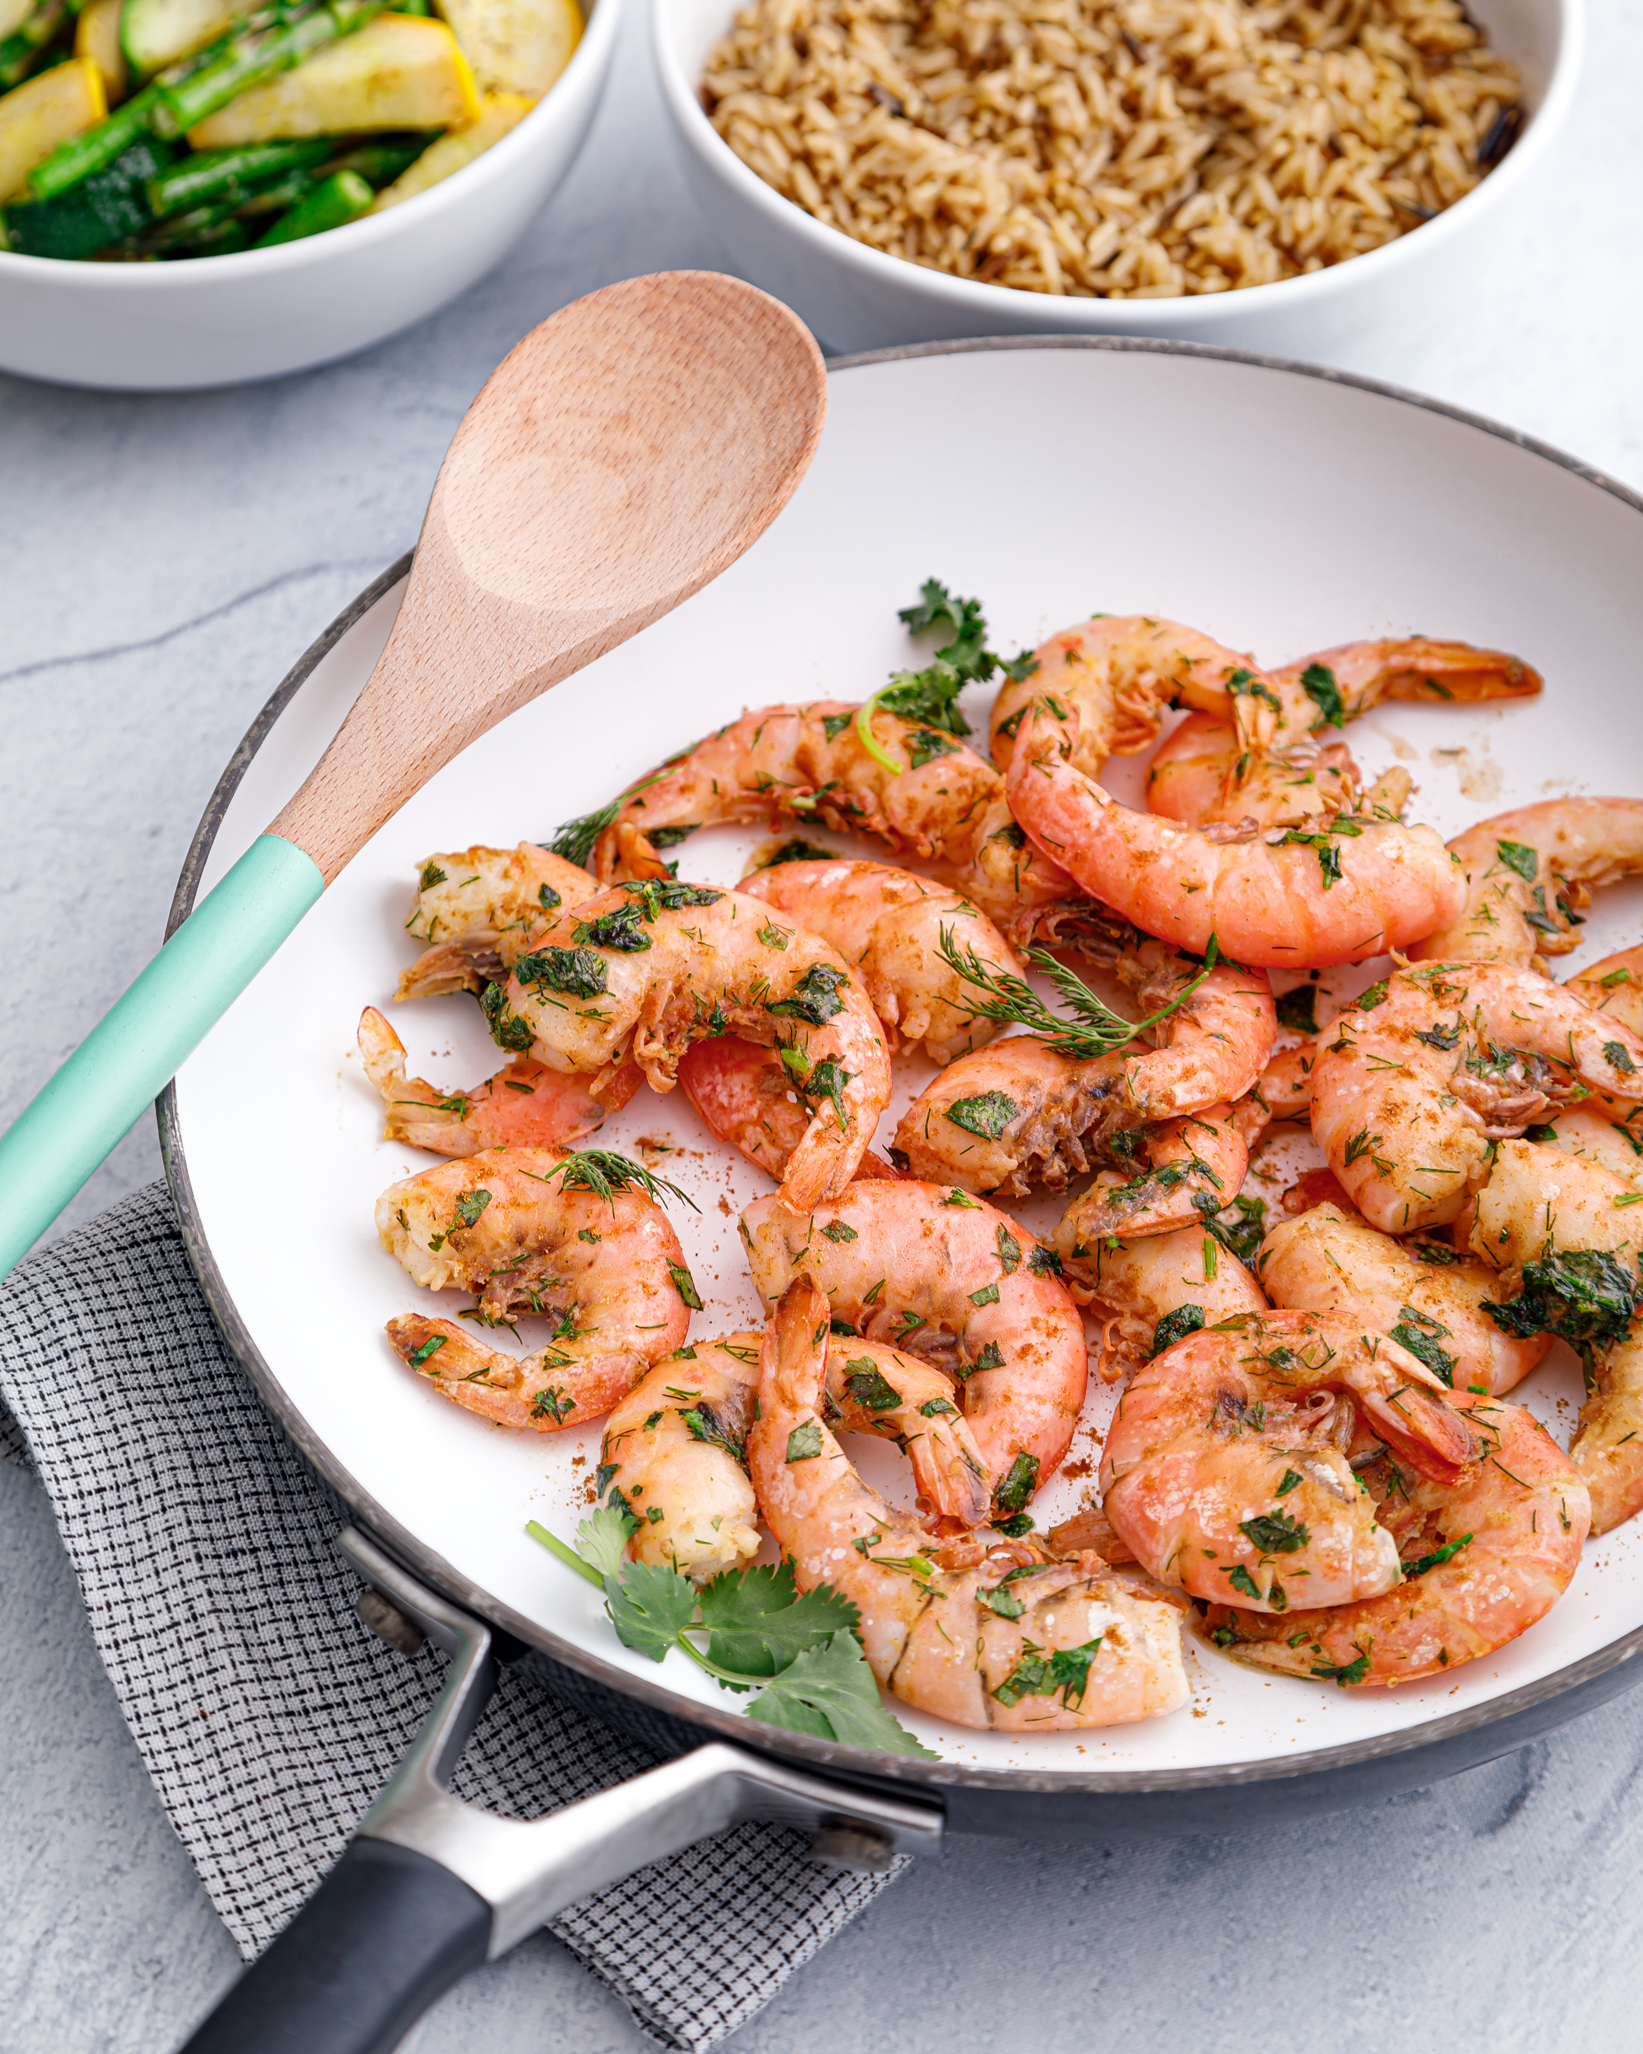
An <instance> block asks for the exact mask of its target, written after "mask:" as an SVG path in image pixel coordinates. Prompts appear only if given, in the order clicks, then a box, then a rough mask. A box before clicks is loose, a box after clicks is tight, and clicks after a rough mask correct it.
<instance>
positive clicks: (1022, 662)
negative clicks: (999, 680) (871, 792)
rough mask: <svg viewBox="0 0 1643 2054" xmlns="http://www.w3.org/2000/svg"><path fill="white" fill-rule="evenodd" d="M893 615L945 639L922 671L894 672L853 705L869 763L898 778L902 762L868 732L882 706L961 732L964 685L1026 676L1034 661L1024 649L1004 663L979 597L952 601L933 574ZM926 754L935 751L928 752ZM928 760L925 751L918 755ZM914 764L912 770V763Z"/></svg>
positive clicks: (966, 726)
mask: <svg viewBox="0 0 1643 2054" xmlns="http://www.w3.org/2000/svg"><path fill="white" fill-rule="evenodd" d="M898 618H899V619H900V620H901V621H902V623H903V625H904V626H905V627H906V629H907V632H908V634H910V635H936V634H940V635H946V636H948V637H949V638H950V639H949V640H948V641H947V642H946V643H944V644H943V646H942V647H941V648H940V649H938V650H937V651H936V653H935V658H934V661H933V662H931V663H929V664H927V665H926V666H925V668H924V669H923V670H898V671H895V672H893V673H892V675H891V678H890V682H889V683H888V684H887V685H881V686H880V688H879V689H878V691H876V692H875V693H874V694H873V696H872V697H871V698H870V699H869V700H867V701H866V703H865V704H864V705H862V706H859V707H858V708H857V709H856V733H857V734H858V735H859V736H860V737H861V742H862V746H863V748H865V749H866V751H867V753H868V754H869V755H870V756H871V757H872V758H873V760H874V762H876V763H881V764H883V766H884V768H885V769H886V770H888V771H889V772H890V773H891V774H892V776H895V777H899V776H900V775H901V772H902V768H903V766H902V765H901V764H899V763H898V762H897V761H896V760H895V758H894V757H893V756H891V755H890V754H889V752H888V751H887V750H885V749H884V748H883V747H882V746H881V745H880V743H879V741H878V739H877V737H876V736H875V735H874V733H873V715H874V714H875V713H877V712H878V711H879V709H880V708H881V707H882V708H883V710H884V711H885V712H886V713H894V714H897V715H899V716H900V718H901V719H903V720H913V721H918V722H919V723H920V724H921V725H922V726H924V727H926V728H935V729H937V730H938V731H940V732H942V733H945V734H949V735H967V734H968V733H969V732H970V723H969V722H968V721H967V720H966V719H965V718H964V715H963V714H962V713H961V712H960V711H959V706H958V695H959V693H960V692H962V691H963V690H964V687H965V686H966V685H980V684H985V683H986V681H987V680H988V678H990V677H991V676H992V675H993V673H994V672H995V671H1002V672H1003V673H1004V675H1005V676H1006V677H1009V678H1014V679H1015V680H1017V682H1019V681H1020V680H1021V679H1023V678H1029V677H1031V676H1032V674H1033V672H1034V671H1035V670H1037V668H1038V664H1037V661H1036V660H1035V659H1034V657H1033V656H1032V655H1031V653H1030V652H1028V651H1027V650H1023V651H1022V653H1021V654H1020V655H1019V656H1017V657H1016V658H1014V660H1013V661H1010V662H1006V661H1005V660H1004V658H1003V657H1001V656H997V655H995V654H994V653H993V651H992V650H991V649H989V648H988V647H987V619H986V615H985V614H984V613H983V612H982V610H981V601H980V600H979V599H955V598H954V597H953V595H952V594H951V593H950V592H949V591H948V589H947V587H946V586H945V585H943V584H942V583H941V582H940V581H939V580H938V579H936V578H926V579H925V581H924V583H923V584H922V585H921V586H920V587H919V596H918V598H917V599H916V600H915V601H914V603H913V604H912V605H911V606H904V607H902V609H901V611H900V613H899V615H898ZM930 753H931V754H933V753H936V752H934V751H931V752H930ZM923 760H924V761H926V762H927V761H928V760H929V755H926V756H925V757H924V758H923ZM914 768H915V769H917V768H918V763H917V761H915V763H914Z"/></svg>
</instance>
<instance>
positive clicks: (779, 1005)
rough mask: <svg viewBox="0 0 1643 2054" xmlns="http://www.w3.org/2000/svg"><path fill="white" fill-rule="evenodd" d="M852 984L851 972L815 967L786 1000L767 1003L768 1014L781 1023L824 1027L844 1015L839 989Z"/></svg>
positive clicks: (816, 965) (807, 972)
mask: <svg viewBox="0 0 1643 2054" xmlns="http://www.w3.org/2000/svg"><path fill="white" fill-rule="evenodd" d="M849 982H850V976H849V973H848V971H845V970H839V969H835V968H834V966H833V965H832V964H831V963H813V964H812V965H811V966H810V968H809V969H808V970H806V972H805V973H804V975H803V976H802V977H801V978H800V979H799V981H798V983H797V984H795V985H794V987H793V989H792V990H791V992H789V993H788V995H787V997H786V998H784V999H779V1000H776V1001H774V1002H768V1001H767V1003H766V1005H765V1011H766V1012H767V1013H769V1014H771V1015H772V1016H773V1017H774V1018H776V1019H778V1020H805V1021H808V1023H809V1024H810V1025H811V1026H812V1027H823V1026H825V1025H826V1024H827V1022H828V1021H829V1020H831V1019H834V1018H836V1017H837V1015H838V1014H840V1013H842V1012H843V1011H844V1000H843V999H842V998H840V997H839V989H840V987H841V986H842V985H846V984H848V983H849Z"/></svg>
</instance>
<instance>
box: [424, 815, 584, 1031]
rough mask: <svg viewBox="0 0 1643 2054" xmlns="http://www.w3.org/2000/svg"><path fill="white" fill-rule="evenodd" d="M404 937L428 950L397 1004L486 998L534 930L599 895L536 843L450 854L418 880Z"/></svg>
mask: <svg viewBox="0 0 1643 2054" xmlns="http://www.w3.org/2000/svg"><path fill="white" fill-rule="evenodd" d="M418 879H419V882H418V887H417V895H416V904H415V905H414V906H413V907H412V908H411V917H410V919H409V920H407V921H406V923H405V931H406V933H407V934H409V935H411V936H413V937H414V938H415V939H416V940H417V941H425V942H427V944H428V947H427V948H426V949H424V950H423V952H422V954H421V955H420V956H418V957H417V959H416V961H415V962H414V963H413V964H412V965H411V967H410V969H408V970H406V971H404V972H402V974H401V976H400V980H399V989H398V991H397V992H396V993H395V994H394V996H395V998H396V999H397V1000H398V1001H400V1002H403V1001H404V1000H406V999H410V998H436V997H438V996H439V995H440V994H441V993H443V992H448V991H483V990H484V988H485V986H486V985H487V984H489V983H493V982H495V981H497V980H498V979H500V978H501V977H502V975H503V973H504V971H505V969H506V968H507V965H508V964H509V963H510V962H511V961H512V959H513V958H512V954H511V953H510V950H511V951H512V952H513V953H517V951H518V949H519V948H521V947H522V946H523V944H524V938H525V936H526V935H527V934H528V933H529V932H530V930H531V927H532V926H533V925H534V924H536V923H538V922H540V921H541V920H542V919H543V918H544V916H545V915H546V914H548V913H552V912H555V911H556V910H557V909H558V908H559V907H560V906H578V905H580V904H581V903H582V901H583V900H584V899H591V898H592V897H593V895H594V893H595V892H596V891H597V890H598V889H599V887H598V885H597V884H596V883H595V882H594V880H593V879H592V878H591V877H590V876H589V875H588V873H587V872H586V871H585V870H581V869H578V867H577V866H576V865H575V864H574V863H567V862H566V861H565V859H564V858H563V857H562V856H556V855H554V854H553V853H552V852H551V850H548V849H542V848H538V847H537V845H536V843H535V842H521V843H520V844H519V846H518V848H516V849H488V848H484V847H474V848H471V849H456V850H447V851H445V852H443V853H441V854H439V855H434V856H430V857H429V858H428V859H427V861H426V862H425V863H424V864H423V865H422V866H421V869H420V871H419V872H418Z"/></svg>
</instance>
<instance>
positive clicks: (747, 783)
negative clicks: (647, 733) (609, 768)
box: [593, 699, 1083, 943]
mask: <svg viewBox="0 0 1643 2054" xmlns="http://www.w3.org/2000/svg"><path fill="white" fill-rule="evenodd" d="M859 711H860V708H859V707H858V706H856V705H854V704H852V703H851V702H849V701H846V700H831V699H829V700H818V701H816V702H814V703H813V704H810V705H805V706H763V707H760V708H758V709H757V710H756V711H754V712H751V713H745V714H743V716H742V718H741V719H740V720H739V721H736V722H734V723H732V725H731V726H729V727H727V728H721V729H720V730H719V732H718V733H717V734H715V735H710V736H709V737H708V738H707V740H706V741H705V742H702V743H700V744H699V745H698V746H697V747H696V748H695V749H692V750H687V751H686V752H685V753H684V755H682V756H681V757H678V758H676V759H675V761H674V762H673V763H672V764H671V765H668V766H666V767H664V769H662V770H661V771H659V772H657V773H656V774H655V776H654V777H653V778H652V779H649V780H646V781H643V782H641V783H640V784H638V785H635V786H633V787H632V789H631V791H630V792H629V794H628V796H627V798H626V799H624V800H623V802H622V804H621V807H620V809H619V810H618V812H617V814H616V817H615V819H614V821H613V822H612V823H611V825H610V826H608V827H607V828H605V829H604V831H603V832H602V833H601V835H600V836H599V839H598V843H597V847H596V850H595V854H594V859H593V860H594V865H595V868H596V869H597V870H598V872H599V875H600V877H601V878H603V879H605V880H606V881H607V882H609V881H610V880H611V879H613V878H618V877H622V878H629V879H635V878H644V877H656V876H660V875H663V874H665V868H666V866H665V865H664V864H663V862H662V860H661V858H660V856H659V855H658V854H657V850H658V849H660V848H673V847H674V846H676V844H678V843H679V842H681V841H683V840H684V839H685V838H686V837H687V836H688V835H691V834H694V833H695V832H696V830H697V829H698V828H699V827H711V826H714V825H716V824H722V823H725V822H744V823H745V822H760V823H764V822H768V823H770V824H771V825H775V824H776V823H778V822H780V821H783V820H794V821H798V822H800V823H802V824H804V825H807V826H813V825H817V824H822V825H826V826H828V827H831V828H834V829H835V830H837V831H839V832H841V833H847V834H860V835H867V836H870V837H871V838H872V839H874V840H876V841H881V842H883V843H885V845H886V846H887V847H888V848H889V849H891V850H892V851H894V852H895V853H896V854H897V855H900V856H911V857H917V858H918V859H920V860H921V861H924V862H928V863H929V864H930V866H931V868H932V869H933V870H934V871H935V872H936V874H937V875H938V876H939V877H940V878H941V879H942V881H943V882H945V883H947V884H950V885H952V886H953V888H954V889H955V890H957V891H959V892H962V893H963V895H964V896H965V897H966V898H967V899H969V900H970V901H971V902H972V904H974V905H975V906H976V907H978V908H979V910H980V911H981V912H982V913H984V914H985V915H986V916H987V918H988V919H990V920H992V921H993V922H995V924H996V925H997V926H998V927H999V928H1000V929H1001V931H1002V932H1003V933H1004V934H1005V935H1006V936H1008V938H1009V939H1010V941H1011V942H1013V943H1025V942H1026V941H1027V940H1029V939H1030V938H1031V935H1032V932H1033V928H1034V923H1035V920H1036V918H1037V916H1038V913H1039V911H1040V909H1041V908H1043V907H1045V906H1052V905H1058V904H1059V903H1060V902H1061V901H1063V900H1066V899H1074V900H1079V899H1082V897H1083V894H1082V893H1081V892H1080V890H1079V888H1078V886H1077V885H1076V884H1075V883H1074V882H1073V880H1072V879H1071V878H1070V877H1069V876H1068V875H1067V873H1066V872H1065V871H1064V870H1063V869H1061V867H1060V866H1059V865H1058V864H1055V863H1052V862H1051V861H1050V860H1049V859H1048V858H1047V857H1046V856H1044V855H1043V854H1041V853H1040V852H1039V851H1038V850H1037V849H1035V848H1033V847H1032V845H1031V844H1030V843H1029V842H1028V840H1027V837H1026V836H1025V835H1024V834H1023V833H1022V831H1021V829H1020V828H1019V827H1018V826H1017V825H1016V823H1015V821H1014V820H1013V819H1012V818H1011V816H1010V809H1009V805H1008V803H1007V801H1006V799H1005V796H1004V779H1003V778H1002V777H1001V776H1000V774H999V773H998V771H996V770H995V769H994V768H993V766H992V765H991V764H990V763H987V762H984V761H983V759H982V758H981V757H980V756H978V755H977V754H976V753H975V751H974V750H973V749H969V748H966V747H965V746H964V745H963V744H962V743H961V742H958V741H955V740H954V739H953V738H952V737H951V736H950V735H946V734H943V733H941V732H940V731H939V730H937V729H934V728H921V727H920V726H919V725H918V723H917V722H916V721H907V720H903V719H901V717H900V716H899V715H897V714H893V713H887V712H885V711H884V709H883V708H882V707H881V708H879V709H877V710H876V711H875V712H874V714H873V737H874V740H875V742H876V743H877V744H878V745H879V747H880V748H881V749H883V751H884V752H885V754H886V755H888V756H889V757H890V759H891V762H892V763H893V764H894V765H895V768H893V769H891V768H888V767H887V766H886V765H885V764H883V763H880V762H879V761H878V759H877V758H876V757H875V756H873V755H872V754H871V752H870V751H869V750H868V749H867V748H866V747H865V746H864V745H863V743H862V740H861V736H860V731H859V729H858V727H857V724H856V719H855V716H856V714H857V713H858V712H859ZM651 834H655V835H656V836H657V839H656V840H655V841H654V842H653V841H651V840H650V839H649V836H650V835H651ZM823 853H824V852H823Z"/></svg>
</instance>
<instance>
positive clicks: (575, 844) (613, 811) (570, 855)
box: [542, 750, 689, 870]
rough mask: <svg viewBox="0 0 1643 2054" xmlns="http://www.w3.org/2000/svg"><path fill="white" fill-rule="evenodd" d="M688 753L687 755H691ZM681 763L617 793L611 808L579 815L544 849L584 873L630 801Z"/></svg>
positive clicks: (669, 765) (603, 807)
mask: <svg viewBox="0 0 1643 2054" xmlns="http://www.w3.org/2000/svg"><path fill="white" fill-rule="evenodd" d="M685 753H686V754H687V755H688V754H689V751H688V750H687V751H686V752H685ZM678 761H679V758H678V757H677V756H675V757H673V758H672V759H671V761H669V762H667V763H664V764H663V765H662V767H661V769H660V770H653V771H652V772H651V774H650V775H649V777H647V778H642V779H641V780H640V781H639V783H638V784H636V785H629V786H628V788H627V790H626V791H625V792H620V793H618V794H617V796H616V797H615V798H614V799H612V800H611V801H610V803H609V805H606V806H596V807H595V808H594V810H593V811H592V812H591V813H579V814H578V815H577V816H576V818H575V819H574V820H567V821H565V822H564V823H563V825H562V826H561V827H560V829H559V832H558V833H557V834H556V835H555V836H554V838H553V840H552V841H551V842H544V843H543V844H542V846H543V847H544V848H545V849H546V850H547V852H548V854H549V855H550V856H563V857H564V859H565V861H566V862H567V863H575V864H576V865H577V866H578V867H579V868H581V869H583V870H585V869H586V868H587V867H588V858H589V857H590V856H591V855H592V854H593V845H594V843H595V842H596V841H598V839H599V837H600V836H601V835H602V834H603V833H604V832H605V830H606V829H607V828H609V827H614V826H615V825H616V816H617V814H618V813H620V812H621V810H622V808H623V807H624V806H625V805H626V804H627V802H628V801H629V799H634V798H637V797H638V795H639V794H640V793H641V792H643V791H648V790H649V789H650V787H651V786H652V785H653V784H656V783H657V782H658V781H659V780H660V779H662V778H664V777H666V776H667V774H668V772H669V771H670V770H671V769H672V768H673V765H674V764H675V763H677V762H678Z"/></svg>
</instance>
